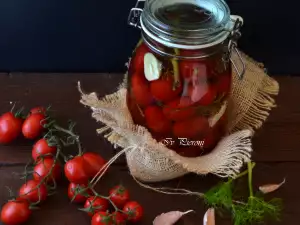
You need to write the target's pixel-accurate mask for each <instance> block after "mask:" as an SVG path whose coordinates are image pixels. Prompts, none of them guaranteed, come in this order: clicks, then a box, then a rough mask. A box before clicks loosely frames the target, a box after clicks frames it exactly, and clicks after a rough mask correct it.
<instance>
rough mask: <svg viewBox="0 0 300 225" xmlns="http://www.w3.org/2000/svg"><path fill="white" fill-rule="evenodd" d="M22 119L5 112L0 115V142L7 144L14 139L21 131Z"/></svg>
mask: <svg viewBox="0 0 300 225" xmlns="http://www.w3.org/2000/svg"><path fill="white" fill-rule="evenodd" d="M22 123H23V120H22V119H21V118H17V117H16V116H15V115H14V114H13V113H11V112H7V113H4V114H3V115H2V116H1V117H0V143H1V144H8V143H10V142H12V141H13V140H15V139H16V138H17V137H18V136H19V134H20V133H21V131H22Z"/></svg>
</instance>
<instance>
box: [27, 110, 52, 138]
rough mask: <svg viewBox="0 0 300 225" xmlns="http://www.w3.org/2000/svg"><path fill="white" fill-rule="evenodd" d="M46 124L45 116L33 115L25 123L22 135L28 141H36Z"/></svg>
mask: <svg viewBox="0 0 300 225" xmlns="http://www.w3.org/2000/svg"><path fill="white" fill-rule="evenodd" d="M44 124H46V121H45V115H43V114H41V113H36V114H31V115H30V116H28V117H27V119H26V120H25V121H24V123H23V127H22V133H23V135H24V137H26V138H28V139H35V138H37V137H38V136H40V135H41V134H42V132H43V130H44V127H43V125H44Z"/></svg>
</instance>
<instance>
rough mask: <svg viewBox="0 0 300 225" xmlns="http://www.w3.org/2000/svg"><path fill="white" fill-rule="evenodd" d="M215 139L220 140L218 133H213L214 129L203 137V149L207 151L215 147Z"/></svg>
mask: <svg viewBox="0 0 300 225" xmlns="http://www.w3.org/2000/svg"><path fill="white" fill-rule="evenodd" d="M217 138H220V137H219V135H218V132H216V131H215V128H213V129H210V131H209V132H208V133H207V134H206V135H205V137H204V139H203V148H204V149H209V148H213V147H215V145H216V143H217Z"/></svg>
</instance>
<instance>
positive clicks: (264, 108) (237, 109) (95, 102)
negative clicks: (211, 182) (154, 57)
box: [79, 54, 279, 182]
mask: <svg viewBox="0 0 300 225" xmlns="http://www.w3.org/2000/svg"><path fill="white" fill-rule="evenodd" d="M242 55H243V57H244V59H245V63H246V73H245V75H244V78H243V80H239V79H238V76H237V74H236V73H235V72H234V70H233V85H232V92H231V98H230V99H231V100H230V102H229V104H228V107H229V109H230V115H229V117H230V120H229V121H230V123H229V125H228V136H227V137H225V138H223V139H222V140H221V141H220V142H219V143H218V145H217V147H216V148H215V149H214V150H213V151H212V152H211V153H209V154H207V155H204V156H200V157H196V158H186V157H183V156H180V155H178V154H177V153H176V152H174V151H172V150H170V149H168V148H167V147H166V146H164V145H163V144H162V143H158V142H157V141H156V140H155V139H153V138H152V136H151V134H150V133H149V132H148V130H147V129H146V128H144V127H142V126H139V125H135V124H134V123H133V121H132V118H131V115H130V112H129V110H128V108H127V104H126V94H127V89H126V83H127V82H126V79H127V75H125V80H124V82H123V83H122V84H121V85H120V87H119V89H118V91H117V92H115V93H113V94H110V95H107V96H105V97H103V98H102V99H98V97H97V95H96V93H90V94H85V93H83V92H82V91H81V88H80V85H79V90H80V92H81V94H82V98H81V101H80V102H81V103H82V104H84V105H86V106H88V107H90V108H91V109H92V111H93V113H92V116H93V118H95V119H96V120H97V121H100V122H102V124H104V126H103V127H102V128H100V129H98V130H97V132H98V133H101V134H103V135H104V136H105V138H106V139H107V140H108V141H110V142H111V143H112V144H113V145H114V146H115V147H121V148H122V150H121V154H122V153H125V154H126V159H127V164H128V167H129V170H130V173H131V174H132V176H134V177H135V178H137V179H139V180H141V181H144V182H158V181H165V180H170V179H173V178H177V177H180V176H182V175H185V174H187V173H189V172H194V173H197V174H203V175H205V174H208V173H212V174H215V175H217V176H220V177H233V176H235V175H236V174H237V173H238V172H239V170H240V168H241V167H242V166H243V164H244V163H245V162H247V161H249V160H250V158H251V152H252V146H251V137H252V135H253V133H254V131H255V130H256V129H258V128H260V127H261V126H262V124H263V122H264V121H265V120H266V118H267V117H268V115H269V111H270V110H271V109H272V108H273V107H275V101H274V99H273V96H274V95H277V94H278V92H279V85H278V83H277V82H276V81H275V80H274V79H272V78H271V77H269V76H268V75H267V74H266V73H265V72H264V69H263V67H262V66H261V65H259V64H258V63H256V62H255V61H254V60H252V59H250V58H249V57H247V56H246V55H245V54H242ZM232 57H233V60H237V55H235V54H233V56H232ZM121 154H119V155H121ZM115 158H116V157H115Z"/></svg>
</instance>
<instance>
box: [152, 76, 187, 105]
mask: <svg viewBox="0 0 300 225" xmlns="http://www.w3.org/2000/svg"><path fill="white" fill-rule="evenodd" d="M150 92H151V94H152V96H153V97H154V98H155V99H156V100H158V101H161V102H168V101H171V100H173V99H176V98H177V97H178V96H179V95H180V94H181V92H182V84H181V83H180V84H179V86H178V87H174V79H173V75H172V74H166V76H164V77H162V78H160V79H159V80H155V81H152V82H151V83H150Z"/></svg>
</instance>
